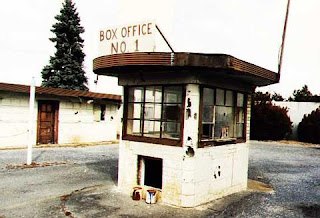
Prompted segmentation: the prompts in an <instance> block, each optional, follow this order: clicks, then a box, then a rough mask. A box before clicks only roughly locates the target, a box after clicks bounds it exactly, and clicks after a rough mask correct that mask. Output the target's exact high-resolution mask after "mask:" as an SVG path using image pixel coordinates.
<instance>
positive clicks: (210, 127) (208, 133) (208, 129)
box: [201, 123, 214, 139]
mask: <svg viewBox="0 0 320 218" xmlns="http://www.w3.org/2000/svg"><path fill="white" fill-rule="evenodd" d="M201 135H202V138H204V139H211V138H213V137H214V124H213V123H205V124H202V134H201Z"/></svg>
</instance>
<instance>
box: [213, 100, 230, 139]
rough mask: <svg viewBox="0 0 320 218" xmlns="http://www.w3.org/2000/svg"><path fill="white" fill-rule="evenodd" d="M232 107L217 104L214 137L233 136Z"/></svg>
mask: <svg viewBox="0 0 320 218" xmlns="http://www.w3.org/2000/svg"><path fill="white" fill-rule="evenodd" d="M233 111H234V109H233V108H232V107H221V106H217V107H216V110H215V113H216V116H215V119H216V120H215V130H214V135H215V138H230V137H234V133H233V132H234V125H235V123H234V112H233Z"/></svg>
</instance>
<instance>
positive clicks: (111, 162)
mask: <svg viewBox="0 0 320 218" xmlns="http://www.w3.org/2000/svg"><path fill="white" fill-rule="evenodd" d="M86 166H87V167H88V168H89V169H92V170H94V171H96V172H99V173H103V174H105V175H108V176H110V178H111V180H112V181H113V182H114V183H115V185H117V184H118V159H106V160H103V161H97V162H93V163H87V164H86Z"/></svg>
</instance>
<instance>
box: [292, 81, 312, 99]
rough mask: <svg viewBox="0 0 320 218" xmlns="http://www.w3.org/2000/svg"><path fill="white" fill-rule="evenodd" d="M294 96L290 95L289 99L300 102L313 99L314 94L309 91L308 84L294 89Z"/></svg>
mask: <svg viewBox="0 0 320 218" xmlns="http://www.w3.org/2000/svg"><path fill="white" fill-rule="evenodd" d="M292 95H293V97H290V98H289V99H288V100H289V101H298V102H310V101H313V95H312V93H311V92H310V91H309V88H308V86H307V85H304V86H303V87H302V88H301V89H298V90H294V91H293V94H292Z"/></svg>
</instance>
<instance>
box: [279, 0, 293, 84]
mask: <svg viewBox="0 0 320 218" xmlns="http://www.w3.org/2000/svg"><path fill="white" fill-rule="evenodd" d="M289 8H290V0H288V4H287V12H286V18H285V21H284V27H283V34H282V42H281V50H280V57H279V64H278V81H279V80H280V75H281V67H282V58H283V50H284V43H285V39H286V31H287V22H288V16H289Z"/></svg>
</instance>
